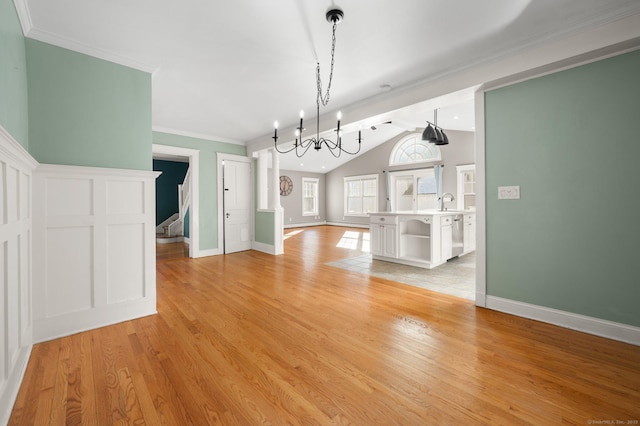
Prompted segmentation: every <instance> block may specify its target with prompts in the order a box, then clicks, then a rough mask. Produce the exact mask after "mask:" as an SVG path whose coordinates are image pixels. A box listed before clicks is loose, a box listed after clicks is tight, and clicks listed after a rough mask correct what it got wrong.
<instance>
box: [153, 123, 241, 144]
mask: <svg viewBox="0 0 640 426" xmlns="http://www.w3.org/2000/svg"><path fill="white" fill-rule="evenodd" d="M152 130H153V131H154V132H158V133H168V134H170V135H177V136H186V137H188V138H196V139H203V140H206V141H211V142H222V143H230V144H233V145H242V146H245V145H246V143H244V142H242V141H239V140H237V139H229V138H224V137H221V136H213V135H209V134H205V133H197V132H189V131H185V130H177V129H172V128H169V127H161V126H153V127H152Z"/></svg>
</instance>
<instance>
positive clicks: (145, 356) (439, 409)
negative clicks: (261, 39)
mask: <svg viewBox="0 0 640 426" xmlns="http://www.w3.org/2000/svg"><path fill="white" fill-rule="evenodd" d="M296 231H300V232H295V233H294V232H291V236H289V237H288V238H287V240H286V241H285V251H286V253H285V254H284V255H281V256H271V255H268V254H265V253H260V252H256V251H247V252H241V253H235V254H231V255H225V256H212V257H207V258H201V259H188V258H185V257H184V256H185V253H186V250H185V246H184V245H182V244H180V245H175V246H171V245H163V247H160V246H158V263H157V310H158V314H157V315H154V316H148V317H144V318H140V319H137V320H133V321H129V322H125V323H121V324H116V325H113V326H109V327H104V328H100V329H97V330H92V331H89V332H86V333H80V334H77V335H74V336H69V337H65V338H62V339H57V340H54V341H51V342H45V343H41V344H38V345H35V346H34V350H33V352H32V356H31V359H30V361H29V365H28V367H27V371H26V373H25V379H24V381H23V384H22V386H21V389H20V393H19V395H18V398H17V400H16V404H15V406H14V410H13V413H12V416H11V419H10V424H12V425H23V424H93V423H95V424H118V423H121V424H125V423H128V424H142V423H146V424H154V425H155V424H165V425H176V424H178V425H179V424H198V425H200V424H222V425H229V424H238V425H247V424H305V425H307V424H336V425H341V424H366V425H370V424H403V425H417V424H420V425H422V424H561V423H566V424H575V425H583V424H588V423H589V422H591V423H592V424H596V423H597V422H599V421H605V422H606V421H620V422H624V423H625V424H633V422H634V421H637V420H640V404H638V401H640V348H639V347H637V346H633V345H628V344H624V343H621V342H615V341H611V340H607V339H604V338H600V337H596V336H592V335H587V334H584V333H579V332H576V331H572V330H567V329H563V328H559V327H555V326H552V325H549V324H544V323H540V322H536V321H531V320H527V319H524V318H518V317H514V316H510V315H506V314H502V313H499V312H495V311H490V310H486V309H481V308H477V307H475V306H474V305H473V303H472V302H471V301H469V300H465V299H459V298H456V297H453V296H448V295H444V294H439V293H433V292H431V291H428V290H425V289H421V288H416V287H410V286H407V285H405V284H401V283H397V282H393V281H389V280H385V279H381V278H376V277H371V276H368V275H364V274H360V273H355V272H349V271H345V270H342V269H339V268H335V267H331V266H328V265H327V263H328V262H332V261H336V260H340V259H344V258H347V257H355V256H358V255H361V254H362V252H360V251H358V250H352V249H347V248H344V247H339V241H340V240H341V238H342V237H343V235H344V233H345V232H347V231H350V232H355V233H362V232H363V230H360V229H345V228H339V227H331V226H326V227H314V228H304V229H300V230H296ZM627 422H630V423H627Z"/></svg>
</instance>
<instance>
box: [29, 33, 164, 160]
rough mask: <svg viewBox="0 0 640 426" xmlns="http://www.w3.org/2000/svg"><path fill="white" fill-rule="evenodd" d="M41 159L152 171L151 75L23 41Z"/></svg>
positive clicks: (33, 145) (34, 143)
mask: <svg viewBox="0 0 640 426" xmlns="http://www.w3.org/2000/svg"><path fill="white" fill-rule="evenodd" d="M25 43H26V57H27V77H28V85H29V151H30V152H31V155H33V156H34V158H35V159H36V160H38V161H39V162H40V163H49V164H67V165H75V166H92V167H110V168H121V169H134V170H151V160H152V154H151V143H152V142H151V140H152V139H151V75H150V74H148V73H145V72H142V71H137V70H134V69H131V68H128V67H125V66H122V65H117V64H114V63H111V62H107V61H103V60H101V59H96V58H93V57H91V56H87V55H83V54H81V53H76V52H72V51H70V50H66V49H62V48H60V47H56V46H52V45H49V44H46V43H42V42H39V41H36V40H30V39H25Z"/></svg>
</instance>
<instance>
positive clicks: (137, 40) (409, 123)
mask: <svg viewBox="0 0 640 426" xmlns="http://www.w3.org/2000/svg"><path fill="white" fill-rule="evenodd" d="M15 3H16V6H17V9H18V11H19V15H20V18H21V21H22V24H23V28H25V32H26V35H27V37H31V38H35V39H38V40H41V41H46V42H49V43H52V44H56V45H59V46H61V47H66V48H70V49H73V50H76V51H80V52H83V53H88V54H91V55H93V56H97V57H101V58H104V59H108V60H111V61H114V62H118V63H121V64H125V65H128V66H132V67H135V68H139V69H143V70H147V71H150V72H153V89H152V90H153V126H154V128H155V129H157V130H165V131H171V132H177V133H182V134H188V135H194V136H201V137H205V138H210V139H214V140H220V141H229V142H235V143H246V142H249V141H256V140H260V139H261V138H264V139H269V138H270V136H271V133H272V123H273V122H274V120H279V121H280V123H282V126H283V127H286V126H293V125H294V123H295V122H296V121H297V119H298V118H297V117H298V111H299V110H300V109H305V110H306V112H307V117H310V116H314V115H315V100H316V81H315V68H316V63H317V62H319V63H320V64H321V72H322V74H321V75H322V78H323V83H324V84H325V88H326V83H327V80H328V73H329V53H330V47H331V25H330V24H329V23H328V22H327V21H326V19H325V13H326V11H327V10H328V9H330V8H332V7H335V6H338V7H340V8H342V9H343V11H344V15H345V16H344V20H343V21H342V22H341V23H340V24H339V25H338V28H337V40H336V51H335V74H334V79H333V82H332V87H331V100H330V103H329V105H328V107H327V108H325V109H323V113H324V112H325V111H326V112H331V116H333V113H334V112H335V111H337V110H338V109H347V110H349V109H351V110H353V108H354V105H361V104H363V103H365V102H366V101H367V100H369V99H376V97H379V96H386V95H387V93H388V92H389V91H394V90H398V89H400V88H403V87H408V86H410V85H412V84H415V83H416V82H420V81H426V80H434V79H438V78H441V77H443V76H446V75H447V74H449V73H452V72H454V71H459V70H461V69H466V68H469V67H473V66H477V65H478V64H482V63H486V62H487V61H491V60H495V59H497V58H500V57H504V56H507V55H513V54H514V53H516V52H518V51H519V50H520V49H524V48H527V47H531V46H533V45H535V44H536V43H540V42H542V41H545V40H550V39H554V38H560V37H563V36H566V35H567V34H575V33H576V32H580V31H583V30H585V29H589V28H594V27H596V26H598V25H603V24H606V23H611V22H612V21H615V20H618V19H621V18H623V17H626V16H630V15H634V14H638V13H640V1H638V0H483V1H478V0H457V1H447V0H342V1H340V0H338V1H335V0H327V1H320V0H269V1H260V0H233V1H224V2H223V1H219V0H208V1H203V0H181V1H175V0H136V1H131V0H109V1H98V0H57V1H55V2H54V1H50V0H15ZM469 99H470V96H468V93H467V94H466V95H464V96H460V97H459V98H458V99H457V101H467V103H466V104H465V103H464V102H463V104H462V105H461V108H462V109H464V108H466V109H467V111H468V108H469V105H470V104H469V103H468V101H469ZM425 101H426V100H425ZM446 106H448V105H434V104H433V103H431V104H429V103H426V104H425V105H424V109H423V110H419V108H417V107H414V108H413V109H408V110H405V111H404V112H403V114H404V115H402V116H398V117H396V116H394V117H393V118H395V119H396V123H401V124H400V125H398V126H397V127H398V128H397V129H395V131H396V133H397V132H398V131H403V130H402V129H403V128H411V127H414V126H415V127H421V126H424V124H425V123H424V120H427V119H430V118H431V117H432V113H431V111H432V109H433V108H434V107H446ZM445 110H446V109H443V113H442V114H441V115H440V116H441V119H442V120H449V118H448V117H447V114H446V113H445ZM425 114H426V116H425ZM452 114H455V112H454V113H452ZM458 115H459V116H460V114H458ZM471 115H472V114H471ZM327 117H329V114H327ZM387 118H388V116H384V117H382V116H381V117H377V118H376V117H371V118H370V119H369V120H368V121H366V120H364V121H363V120H360V122H361V123H362V122H365V124H366V125H371V124H375V120H376V119H384V120H385V121H386V120H387ZM327 120H332V119H331V118H327ZM343 123H344V124H345V125H348V124H349V123H350V118H349V116H348V115H346V114H345V116H344V118H343ZM472 125H473V124H472V123H471V122H467V121H464V122H463V121H459V124H456V123H455V122H452V124H450V125H449V126H450V127H449V128H455V127H456V126H459V129H460V130H470V127H471V126H472ZM445 127H446V126H445ZM392 133H393V132H392ZM376 137H377V136H376V135H375V134H373V133H372V134H369V135H367V136H366V138H368V139H375V138H376Z"/></svg>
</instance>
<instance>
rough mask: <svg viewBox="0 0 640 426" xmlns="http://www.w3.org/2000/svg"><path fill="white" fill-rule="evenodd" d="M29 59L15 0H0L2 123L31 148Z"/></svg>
mask: <svg viewBox="0 0 640 426" xmlns="http://www.w3.org/2000/svg"><path fill="white" fill-rule="evenodd" d="M27 105H28V95H27V61H26V54H25V45H24V38H23V36H22V28H21V27H20V21H19V20H18V15H17V14H16V10H15V7H14V5H13V2H12V1H11V0H0V125H1V126H2V127H4V128H5V130H6V131H7V132H9V134H11V136H13V138H14V139H15V140H16V141H17V142H18V143H19V144H20V145H22V146H23V147H24V148H25V149H28V148H29V120H28V109H27Z"/></svg>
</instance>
